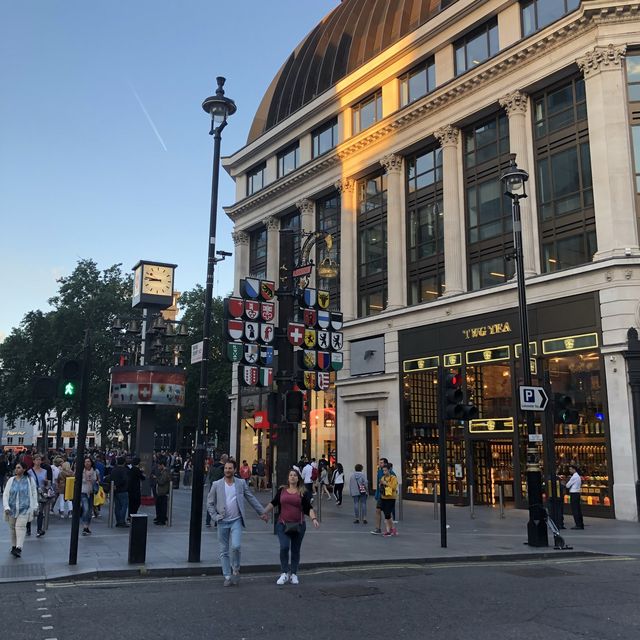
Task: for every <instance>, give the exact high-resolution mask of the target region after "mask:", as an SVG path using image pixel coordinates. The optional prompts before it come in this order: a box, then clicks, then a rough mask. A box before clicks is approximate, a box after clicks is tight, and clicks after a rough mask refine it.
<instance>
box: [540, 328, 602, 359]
mask: <svg viewBox="0 0 640 640" xmlns="http://www.w3.org/2000/svg"><path fill="white" fill-rule="evenodd" d="M597 348H598V334H597V333H584V334H581V335H578V336H566V337H565V338H553V339H551V340H543V341H542V353H544V354H545V355H547V354H550V353H566V352H568V351H583V350H584V349H597Z"/></svg>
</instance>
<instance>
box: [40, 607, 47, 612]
mask: <svg viewBox="0 0 640 640" xmlns="http://www.w3.org/2000/svg"><path fill="white" fill-rule="evenodd" d="M38 611H49V607H38Z"/></svg>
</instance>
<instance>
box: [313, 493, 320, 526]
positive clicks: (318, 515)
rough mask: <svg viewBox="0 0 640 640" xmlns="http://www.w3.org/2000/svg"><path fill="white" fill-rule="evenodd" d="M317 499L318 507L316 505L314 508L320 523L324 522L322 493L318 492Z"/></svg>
mask: <svg viewBox="0 0 640 640" xmlns="http://www.w3.org/2000/svg"><path fill="white" fill-rule="evenodd" d="M316 497H317V498H318V500H317V503H318V504H317V505H315V504H314V506H313V510H314V511H315V512H316V516H317V517H318V522H322V493H320V491H318V492H317V493H316Z"/></svg>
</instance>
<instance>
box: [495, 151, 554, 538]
mask: <svg viewBox="0 0 640 640" xmlns="http://www.w3.org/2000/svg"><path fill="white" fill-rule="evenodd" d="M528 179H529V174H528V173H527V172H526V171H525V170H524V169H519V168H518V165H517V164H516V156H515V154H511V163H510V165H509V168H508V169H507V170H506V171H505V172H504V173H503V174H502V177H501V180H502V182H503V183H504V188H505V195H507V196H509V198H511V212H512V216H513V243H514V252H515V260H516V277H517V283H518V313H519V316H520V341H521V343H522V349H521V351H520V362H521V363H522V380H523V383H524V385H525V386H527V387H530V386H531V354H530V350H529V318H528V314H527V296H526V292H525V283H524V260H523V256H522V223H521V219H520V199H521V198H526V197H527V191H526V187H525V185H526V182H527V180H528ZM525 419H526V422H527V498H528V501H529V522H528V523H527V544H529V546H532V547H546V546H548V545H549V540H548V537H547V522H546V518H545V512H544V508H543V505H542V472H541V470H540V459H539V455H538V450H537V448H536V445H535V442H532V438H531V437H530V436H532V435H533V434H535V432H536V427H535V424H534V421H533V413H532V412H531V411H525ZM547 445H548V443H547Z"/></svg>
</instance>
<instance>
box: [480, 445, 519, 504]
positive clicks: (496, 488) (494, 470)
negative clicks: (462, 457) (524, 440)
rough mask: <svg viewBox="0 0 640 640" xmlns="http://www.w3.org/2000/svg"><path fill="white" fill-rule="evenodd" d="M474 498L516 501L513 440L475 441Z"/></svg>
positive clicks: (486, 501) (491, 501) (497, 501)
mask: <svg viewBox="0 0 640 640" xmlns="http://www.w3.org/2000/svg"><path fill="white" fill-rule="evenodd" d="M471 453H472V461H471V467H472V473H473V499H474V502H475V503H476V504H486V505H494V504H498V503H499V501H500V487H502V492H503V493H502V495H503V497H504V501H505V504H509V503H511V504H513V502H514V470H513V443H512V442H511V441H510V440H504V439H503V440H472V441H471Z"/></svg>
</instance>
